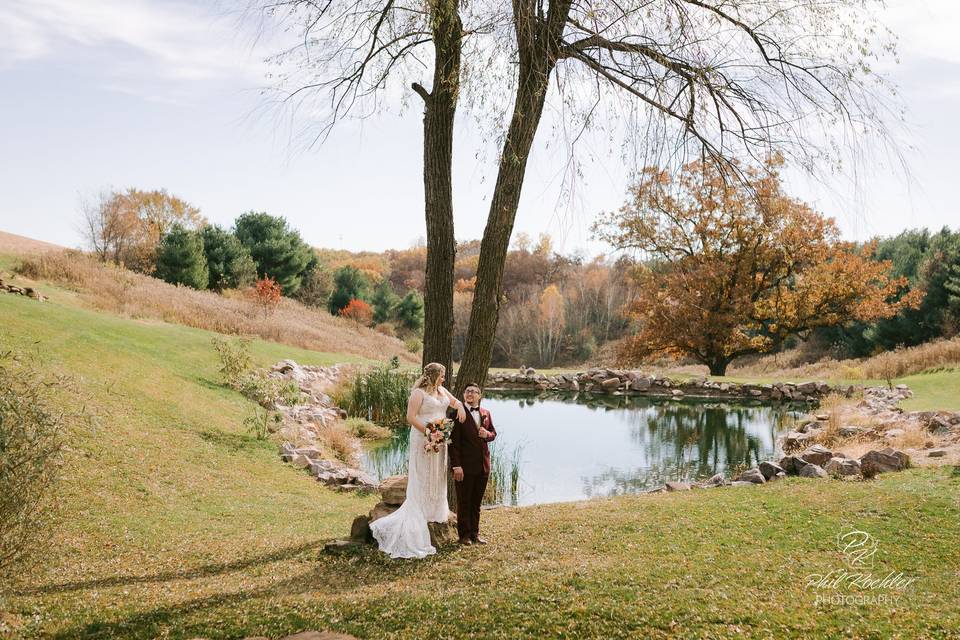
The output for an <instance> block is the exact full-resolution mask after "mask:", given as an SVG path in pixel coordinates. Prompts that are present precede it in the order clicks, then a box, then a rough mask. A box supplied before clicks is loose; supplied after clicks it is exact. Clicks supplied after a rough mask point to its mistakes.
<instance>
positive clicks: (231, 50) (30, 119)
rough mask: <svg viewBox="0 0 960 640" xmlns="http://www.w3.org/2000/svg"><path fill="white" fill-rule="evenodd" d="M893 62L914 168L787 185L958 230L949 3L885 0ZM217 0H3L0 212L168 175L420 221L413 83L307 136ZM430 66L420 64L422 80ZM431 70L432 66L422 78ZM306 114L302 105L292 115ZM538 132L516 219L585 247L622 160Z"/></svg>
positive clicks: (459, 209)
mask: <svg viewBox="0 0 960 640" xmlns="http://www.w3.org/2000/svg"><path fill="white" fill-rule="evenodd" d="M882 19H883V21H884V22H885V24H886V25H887V26H888V27H890V28H891V29H892V30H893V31H894V32H895V33H896V34H897V35H898V37H899V52H898V53H899V59H900V63H899V64H898V65H896V66H893V67H891V69H890V71H889V74H890V78H891V79H892V80H893V82H894V83H896V84H897V85H898V87H899V91H900V99H901V100H902V101H903V102H904V103H905V104H906V106H907V120H908V127H907V129H906V131H905V133H904V136H903V143H904V145H903V147H904V149H906V152H905V158H906V161H907V163H906V166H907V171H906V172H904V171H902V170H900V169H899V168H896V167H893V166H888V165H889V164H891V163H888V162H886V161H883V162H881V161H877V162H870V163H868V166H867V170H866V171H865V172H863V173H861V174H860V175H859V176H858V179H857V181H856V184H855V185H851V184H850V183H849V180H847V179H836V180H830V181H827V182H815V181H812V180H809V179H806V178H803V177H801V176H792V177H791V178H790V185H789V186H790V190H791V193H793V195H795V196H796V197H798V198H800V199H802V200H805V201H807V202H810V203H811V204H813V205H814V206H815V207H817V208H818V209H819V210H821V211H823V212H824V213H826V214H827V215H830V216H833V217H835V218H836V219H837V221H838V223H839V224H840V227H841V230H842V232H843V234H844V236H845V237H846V238H849V239H851V240H863V239H866V238H869V237H871V236H874V235H891V234H896V233H898V232H899V231H901V230H903V229H905V228H910V227H922V226H926V227H929V228H933V229H938V228H940V227H942V226H944V225H949V226H951V227H953V228H955V229H956V228H960V207H958V206H957V205H956V204H955V195H954V187H955V184H956V182H957V166H958V162H957V150H958V149H960V124H958V122H957V118H956V114H958V113H960V39H958V38H956V27H957V26H958V25H960V2H956V0H894V1H892V2H890V3H889V4H888V8H887V9H886V10H885V12H884V13H883V14H882ZM277 42H278V41H277V40H271V39H270V38H261V39H259V40H257V39H255V38H253V37H252V35H251V31H250V29H248V28H247V24H246V23H242V22H238V19H237V17H236V16H235V15H231V14H228V13H225V12H224V10H223V6H222V5H217V4H212V3H211V4H207V3H204V2H179V1H176V0H0V83H2V84H0V86H2V88H3V90H2V92H0V230H4V231H8V232H12V233H17V234H21V235H25V236H29V237H33V238H37V239H40V240H46V241H49V242H55V243H58V244H62V245H66V246H71V247H73V246H81V245H82V242H83V241H82V235H81V232H80V226H79V217H80V213H79V207H80V202H81V201H82V200H83V199H84V198H89V197H91V196H93V195H94V194H96V193H97V192H99V191H101V190H103V189H111V188H116V189H123V188H126V187H137V188H140V189H159V188H165V189H167V190H168V191H170V192H171V193H173V194H175V195H177V196H179V197H181V198H184V199H185V200H187V201H189V202H190V203H192V204H194V205H196V206H198V207H199V208H200V209H201V212H202V213H203V215H204V216H206V218H207V219H208V220H210V221H211V222H214V223H217V224H221V225H223V226H225V227H229V226H230V225H231V223H232V221H233V220H234V219H235V218H236V217H237V216H238V215H239V214H241V213H243V212H244V211H249V210H256V211H266V212H268V213H271V214H273V215H280V216H283V217H285V218H286V219H287V220H288V221H289V223H290V224H291V225H292V226H293V227H295V228H296V229H298V230H299V231H300V232H301V234H302V235H303V237H304V239H305V240H306V241H307V242H309V243H310V244H312V245H314V246H318V247H328V248H335V249H348V250H353V251H359V250H371V251H382V250H384V249H390V248H396V249H401V248H406V247H409V246H411V245H413V244H415V243H416V242H418V240H419V239H421V238H423V236H424V235H425V228H424V220H423V178H422V174H421V169H422V137H421V136H422V128H421V113H420V110H419V109H418V108H417V106H418V105H417V104H416V102H415V101H413V100H411V101H410V106H409V107H408V108H406V109H392V110H390V111H389V112H386V113H382V114H379V115H377V116H376V117H372V118H368V119H366V120H363V121H354V122H345V123H343V124H342V125H341V126H339V127H338V128H337V129H335V130H334V132H333V134H332V135H331V136H330V137H329V138H328V139H327V140H326V141H325V142H324V143H323V144H320V145H316V146H314V147H308V146H307V145H305V144H304V138H303V137H302V136H301V137H298V136H296V135H294V134H293V133H292V131H295V130H296V129H295V128H294V127H292V126H291V125H290V121H289V120H287V119H286V118H285V117H284V115H283V114H282V113H281V112H280V111H279V110H278V109H276V108H275V107H273V106H272V105H271V104H270V103H269V101H268V100H267V99H266V97H265V96H264V94H263V91H262V90H263V89H264V88H265V87H268V86H269V85H270V80H269V79H267V77H266V74H267V73H268V72H269V71H270V68H269V67H268V66H267V65H266V64H265V63H264V60H263V58H264V56H265V55H266V54H267V53H269V52H271V50H272V49H273V48H274V47H276V45H277ZM424 80H425V81H427V80H429V78H425V79H424ZM425 83H426V82H425ZM300 124H302V123H298V124H297V126H299V125H300ZM546 139H547V136H544V135H540V136H538V139H537V142H536V143H535V147H534V151H533V155H532V157H531V159H530V162H529V164H528V173H527V182H526V184H525V186H524V191H523V195H522V198H521V204H520V209H519V213H518V216H517V223H516V227H515V233H516V232H524V233H526V234H528V235H529V236H531V237H533V238H536V237H537V236H538V235H539V234H541V233H548V234H550V235H551V236H552V237H553V239H554V247H555V248H556V249H558V250H560V251H563V252H565V253H573V252H576V251H580V252H583V253H586V254H597V253H602V252H604V251H607V250H608V248H607V247H605V246H603V245H602V244H600V243H598V242H596V241H594V240H591V238H590V233H589V226H590V222H591V220H592V218H593V216H595V215H596V214H597V213H599V212H601V211H607V210H612V209H615V208H617V207H619V206H620V205H621V204H622V202H623V200H624V194H625V192H626V188H627V175H628V171H629V168H628V167H625V166H624V165H623V163H622V162H621V160H620V158H619V155H618V154H617V153H607V151H605V150H603V149H600V150H598V153H597V154H596V156H597V157H596V158H595V159H594V160H593V161H592V162H589V163H587V164H586V165H585V167H584V171H583V173H584V175H583V178H582V179H581V180H580V181H578V183H577V184H576V188H575V189H574V190H573V193H572V194H566V193H564V192H563V191H562V186H563V179H562V177H563V163H562V162H561V161H560V156H561V155H562V154H558V153H557V152H556V150H555V148H550V147H549V146H548V145H547V144H546ZM487 148H489V135H485V134H484V133H482V132H481V131H479V130H478V129H477V127H476V126H475V124H474V123H473V122H472V121H471V120H470V119H469V118H461V119H459V120H458V125H457V130H456V132H455V147H454V210H455V228H456V235H457V238H458V239H459V240H466V239H473V238H479V237H480V236H481V235H482V233H483V228H484V225H485V222H486V215H487V208H488V207H489V198H490V194H491V191H492V189H493V183H494V180H495V171H496V166H495V162H494V160H495V157H494V156H493V155H492V154H490V153H478V150H480V149H487Z"/></svg>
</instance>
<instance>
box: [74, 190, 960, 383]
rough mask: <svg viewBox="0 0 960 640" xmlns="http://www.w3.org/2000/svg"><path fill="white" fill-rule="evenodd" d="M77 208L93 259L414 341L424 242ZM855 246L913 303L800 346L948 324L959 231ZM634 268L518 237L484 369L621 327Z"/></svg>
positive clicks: (130, 193) (134, 201) (883, 337)
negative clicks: (290, 304)
mask: <svg viewBox="0 0 960 640" xmlns="http://www.w3.org/2000/svg"><path fill="white" fill-rule="evenodd" d="M83 214H84V222H85V226H86V230H87V240H88V242H89V244H90V247H91V249H93V250H94V252H95V253H96V254H97V255H98V256H100V258H101V259H102V260H105V261H112V262H114V263H116V264H122V265H124V266H127V267H128V268H132V269H134V270H136V271H139V272H142V273H147V274H150V275H154V276H156V277H158V278H162V279H163V280H166V281H168V282H171V283H175V284H181V285H185V286H189V287H193V288H195V289H208V288H209V289H212V290H215V291H223V290H225V289H246V288H249V287H251V286H252V285H253V284H254V282H255V281H256V280H257V279H260V278H270V279H272V280H273V281H275V282H276V283H277V284H279V286H280V287H281V288H282V291H283V294H284V295H285V296H288V297H292V298H295V299H297V300H299V301H301V302H302V303H304V304H306V305H309V306H313V307H318V308H325V309H327V310H328V311H329V312H330V313H331V314H334V315H341V316H343V317H346V318H350V319H352V320H354V321H356V322H358V323H360V324H363V325H366V326H370V327H374V328H376V329H377V330H379V331H381V332H383V333H385V334H388V335H396V336H399V337H402V338H406V339H407V340H408V342H416V341H417V340H418V339H419V338H420V332H421V330H422V327H423V297H422V296H423V287H424V272H425V267H426V247H423V246H417V247H412V248H409V249H400V250H388V251H384V252H381V253H374V252H356V253H354V252H348V251H336V250H330V249H315V248H312V247H310V246H309V245H308V244H307V243H306V242H305V241H304V240H303V239H302V237H301V236H300V233H299V232H298V231H297V230H296V229H292V228H290V226H289V225H288V223H287V222H286V220H284V219H283V218H281V217H277V216H272V215H269V214H267V213H263V212H252V211H251V212H247V213H244V214H242V215H240V216H239V217H238V218H237V219H236V220H235V222H234V224H233V226H232V228H230V229H224V228H222V227H219V226H216V225H210V224H208V223H207V222H206V220H205V219H204V218H203V217H202V216H201V215H200V212H199V210H198V209H197V208H196V207H193V206H192V205H190V204H188V203H186V202H184V201H182V200H180V199H179V198H177V197H175V196H172V195H170V194H168V193H167V192H166V191H162V190H161V191H150V192H146V191H139V190H136V189H128V190H127V191H123V192H118V191H114V192H105V193H103V194H101V195H100V196H99V198H98V199H96V200H95V201H93V202H90V203H87V204H86V205H85V206H84V209H83ZM863 246H864V247H867V246H874V248H873V251H872V252H869V251H867V252H866V253H868V254H869V256H870V258H871V259H872V260H877V261H881V260H883V261H886V260H889V261H890V262H891V263H892V272H891V276H892V277H895V278H898V277H901V276H902V277H904V278H906V279H907V281H908V282H909V286H908V287H907V288H906V289H905V290H904V291H903V294H902V295H908V294H910V292H911V291H912V292H914V293H913V295H915V296H916V295H918V293H917V292H919V295H921V296H922V302H921V303H920V304H919V306H917V307H915V308H914V307H907V308H904V309H902V310H901V311H899V312H898V313H897V314H896V315H894V316H893V317H890V318H885V319H881V320H876V321H872V322H851V323H847V324H844V325H841V326H837V327H830V328H821V329H817V330H816V331H815V332H813V334H812V336H813V338H814V339H813V340H812V341H811V344H813V345H820V346H819V347H818V348H819V349H820V350H822V351H823V355H828V354H829V355H831V356H834V357H860V356H867V355H873V354H876V353H878V352H881V351H884V350H889V349H893V348H896V347H898V346H912V345H916V344H920V343H923V342H927V341H929V340H933V339H936V338H940V337H950V336H954V335H957V334H958V333H960V232H952V231H950V229H948V228H944V229H942V230H940V231H939V232H936V233H931V232H930V231H928V230H926V229H922V230H910V231H904V232H903V233H901V234H900V235H898V236H895V237H891V238H880V239H877V240H875V241H873V242H871V243H866V244H865V245H863ZM479 253H480V242H479V240H471V241H467V242H462V243H460V244H459V245H458V247H457V259H456V264H455V281H456V287H455V292H454V349H453V357H454V359H455V360H458V359H459V358H460V357H461V355H462V353H463V349H464V345H465V343H466V340H467V330H468V323H469V317H470V308H471V305H472V303H473V287H474V281H475V276H476V269H477V263H478V260H479ZM642 267H646V268H647V270H648V271H649V269H650V268H653V269H656V265H653V264H645V263H642V262H639V261H636V260H634V259H631V258H629V257H626V256H621V257H619V258H617V259H614V260H611V259H609V258H606V257H603V256H601V257H596V258H585V257H584V256H582V255H565V254H562V253H559V252H557V251H555V250H554V248H553V244H552V241H551V238H550V237H549V236H546V235H542V236H540V238H539V239H538V240H537V241H536V242H534V241H532V240H531V239H530V238H529V237H527V236H526V235H524V234H518V235H517V237H516V238H515V240H514V243H513V246H512V247H511V249H510V251H509V252H508V254H507V259H506V266H505V270H504V277H503V287H504V291H503V301H502V304H501V307H500V321H499V324H498V327H497V334H496V343H495V349H494V353H493V359H492V364H493V366H517V365H521V364H526V365H531V366H536V367H549V366H557V365H567V364H580V363H584V362H587V361H590V360H592V359H596V358H597V357H598V352H599V351H600V350H601V349H602V348H603V347H604V345H607V344H610V343H612V342H615V341H619V340H620V339H622V338H625V337H628V336H631V335H633V334H634V333H635V331H636V327H635V326H632V322H633V320H632V319H631V315H630V313H629V306H630V303H631V302H632V300H633V299H634V297H635V294H636V289H635V275H636V273H637V272H638V271H639V270H641V268H642ZM492 312H493V310H491V313H492ZM794 343H795V341H790V342H788V343H787V344H788V345H791V344H794ZM413 346H415V345H411V348H413ZM609 353H610V357H612V354H613V350H611V351H610V352H609ZM814 355H816V354H814ZM604 359H609V358H607V357H605V358H604Z"/></svg>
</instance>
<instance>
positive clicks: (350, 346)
mask: <svg viewBox="0 0 960 640" xmlns="http://www.w3.org/2000/svg"><path fill="white" fill-rule="evenodd" d="M5 235H9V234H5ZM2 251H3V249H2V248H0V252H2ZM20 253H21V256H22V257H21V259H20V261H19V262H18V264H16V266H15V269H16V272H17V274H18V275H19V276H20V277H22V278H28V279H31V280H34V281H37V282H38V283H43V282H47V283H52V284H54V285H56V286H58V287H62V288H64V289H67V290H71V291H74V292H76V293H77V296H76V297H77V299H78V300H79V301H80V303H81V304H82V305H83V306H86V307H88V308H92V309H96V310H100V311H107V312H110V313H115V314H119V315H122V316H126V317H130V318H152V319H157V320H163V321H164V322H170V323H174V324H182V325H186V326H190V327H196V328H198V329H207V330H210V331H216V332H218V333H226V334H237V335H249V336H258V337H260V338H263V339H264V340H270V341H272V342H279V343H282V344H288V345H292V346H296V347H301V348H304V349H311V350H314V351H323V352H327V353H344V354H352V355H357V356H362V357H365V358H371V359H376V360H382V359H384V358H389V357H392V356H394V355H396V356H399V357H400V359H401V360H403V361H406V362H411V363H413V362H418V361H419V356H418V355H417V354H414V353H410V352H409V351H408V350H407V348H406V346H405V345H404V343H403V342H402V341H400V340H397V339H396V338H392V337H389V336H386V335H383V334H380V333H378V332H376V331H373V330H371V329H367V328H365V327H361V326H358V325H357V324H356V323H354V322H351V321H348V320H343V319H341V318H337V317H334V316H331V315H330V314H329V313H327V312H326V311H324V310H316V309H311V308H309V307H305V306H303V305H302V304H300V303H298V302H296V301H294V300H288V299H286V298H285V299H283V301H282V302H281V304H280V306H279V308H278V309H277V310H276V311H275V312H273V313H272V314H270V315H265V314H264V313H263V312H262V311H261V310H260V308H259V307H257V306H256V305H254V304H253V303H251V302H250V301H248V300H247V299H246V298H245V297H244V296H243V295H241V294H239V293H236V294H235V295H218V294H216V293H213V292H209V291H195V290H193V289H190V288H187V287H178V286H174V285H171V284H167V283H166V282H163V281H161V280H157V279H156V278H151V277H149V276H145V275H142V274H138V273H133V272H131V271H128V270H126V269H120V268H116V267H114V266H112V265H107V264H103V263H100V262H98V261H97V260H95V259H94V258H92V257H90V256H88V255H86V254H84V253H81V252H79V251H63V250H61V251H56V252H53V251H49V252H41V253H31V252H29V251H27V253H29V255H23V253H24V252H20ZM39 286H40V287H41V288H42V284H39ZM44 293H45V294H50V293H51V292H50V291H48V290H44Z"/></svg>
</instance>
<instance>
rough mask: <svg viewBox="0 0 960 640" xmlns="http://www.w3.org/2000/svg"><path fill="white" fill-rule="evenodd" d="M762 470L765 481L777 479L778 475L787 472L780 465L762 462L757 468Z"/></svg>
mask: <svg viewBox="0 0 960 640" xmlns="http://www.w3.org/2000/svg"><path fill="white" fill-rule="evenodd" d="M757 468H758V469H759V470H760V473H762V474H763V478H764V480H768V481H769V480H773V479H774V478H776V477H777V474H778V473H783V474H786V471H785V470H784V468H783V467H781V466H780V465H778V464H777V463H776V462H767V461H764V462H761V463H760V465H759V466H758V467H757Z"/></svg>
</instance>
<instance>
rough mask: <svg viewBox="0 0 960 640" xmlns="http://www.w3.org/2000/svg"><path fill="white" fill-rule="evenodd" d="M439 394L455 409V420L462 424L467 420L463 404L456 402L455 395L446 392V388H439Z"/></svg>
mask: <svg viewBox="0 0 960 640" xmlns="http://www.w3.org/2000/svg"><path fill="white" fill-rule="evenodd" d="M440 392H441V393H442V394H443V395H445V396H446V397H447V402H448V403H449V405H450V406H451V407H455V408H456V409H457V420H459V421H460V422H464V421H465V420H466V419H467V410H466V409H464V407H463V403H462V402H460V401H459V400H457V397H456V396H455V395H453V394H452V393H450V392H449V391H447V389H446V387H440Z"/></svg>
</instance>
